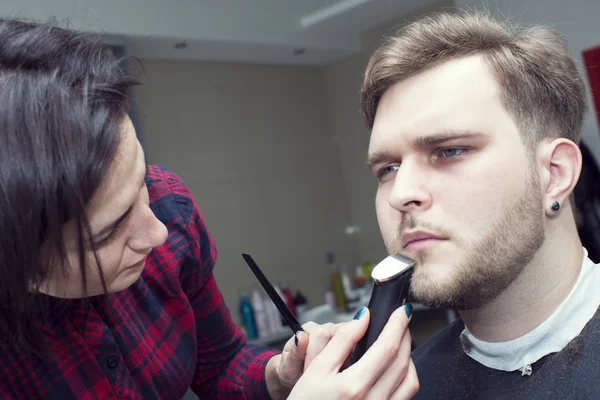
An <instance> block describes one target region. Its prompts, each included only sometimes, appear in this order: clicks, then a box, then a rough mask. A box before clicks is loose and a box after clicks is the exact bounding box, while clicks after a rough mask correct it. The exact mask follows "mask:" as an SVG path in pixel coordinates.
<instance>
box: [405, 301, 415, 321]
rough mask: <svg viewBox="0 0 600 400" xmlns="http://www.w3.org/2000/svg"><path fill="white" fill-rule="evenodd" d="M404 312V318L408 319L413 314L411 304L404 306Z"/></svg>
mask: <svg viewBox="0 0 600 400" xmlns="http://www.w3.org/2000/svg"><path fill="white" fill-rule="evenodd" d="M404 311H405V312H406V318H410V316H411V315H412V312H413V306H412V304H410V303H407V304H406V306H404Z"/></svg>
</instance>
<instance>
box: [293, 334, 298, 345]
mask: <svg viewBox="0 0 600 400" xmlns="http://www.w3.org/2000/svg"><path fill="white" fill-rule="evenodd" d="M294 343H296V347H298V332H296V333H294Z"/></svg>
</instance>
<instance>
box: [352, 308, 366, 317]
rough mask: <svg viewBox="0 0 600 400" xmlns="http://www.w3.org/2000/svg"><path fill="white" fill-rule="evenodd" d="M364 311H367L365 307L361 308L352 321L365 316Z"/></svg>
mask: <svg viewBox="0 0 600 400" xmlns="http://www.w3.org/2000/svg"><path fill="white" fill-rule="evenodd" d="M365 311H367V307H365V306H362V307H361V308H360V309H359V310H358V311H357V312H356V315H355V316H354V319H361V317H362V316H363V315H365Z"/></svg>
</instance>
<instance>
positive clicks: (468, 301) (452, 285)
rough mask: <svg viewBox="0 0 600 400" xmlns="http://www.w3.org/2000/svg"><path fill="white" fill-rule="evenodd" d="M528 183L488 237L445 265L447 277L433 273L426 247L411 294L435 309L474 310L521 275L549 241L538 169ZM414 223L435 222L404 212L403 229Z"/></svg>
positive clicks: (419, 257) (440, 231)
mask: <svg viewBox="0 0 600 400" xmlns="http://www.w3.org/2000/svg"><path fill="white" fill-rule="evenodd" d="M528 183H529V184H528V185H527V187H526V189H525V192H524V193H523V196H521V198H520V199H518V201H516V202H515V204H514V205H513V206H512V207H511V208H509V209H508V211H507V212H506V213H505V215H504V216H503V217H502V219H501V220H500V221H499V222H497V223H495V224H494V225H493V226H492V229H491V230H490V232H489V233H488V234H487V235H486V236H485V237H483V238H482V239H480V240H478V241H476V242H474V243H473V244H472V245H468V246H467V247H466V248H465V249H464V252H463V254H462V255H461V256H460V257H459V258H458V260H456V261H454V262H453V260H451V259H449V260H448V263H449V264H451V265H448V266H447V267H446V268H447V269H446V271H447V273H448V276H444V277H443V278H436V274H435V273H431V271H428V268H430V266H428V265H426V264H427V258H428V253H427V251H424V252H421V253H419V254H418V255H417V256H416V261H417V264H416V266H415V270H414V273H413V276H412V280H411V297H413V298H414V299H416V300H417V301H419V302H420V303H422V304H425V305H428V306H431V307H457V308H460V309H475V308H479V307H481V306H482V305H484V304H486V303H488V302H489V301H491V300H493V299H494V298H496V297H497V296H498V295H499V294H500V293H501V292H502V291H503V290H505V289H506V288H507V287H508V286H509V285H510V284H511V283H512V282H513V281H514V280H515V279H516V278H517V277H518V276H519V274H521V272H522V271H523V269H524V268H525V266H526V265H527V264H528V263H529V262H530V261H531V260H532V259H533V257H534V256H535V254H536V253H537V251H538V250H539V248H540V247H541V246H542V244H543V242H544V240H545V233H544V222H543V217H542V213H543V202H542V195H541V193H540V192H539V190H540V189H539V187H540V186H539V178H538V177H537V175H536V174H535V173H532V174H531V177H530V179H529V182H528ZM415 227H419V228H427V227H431V225H429V224H423V223H420V222H419V221H417V220H416V219H415V218H414V216H412V215H406V216H405V218H404V220H403V221H402V224H401V226H400V232H402V231H404V230H405V229H408V228H415ZM431 229H434V230H433V232H436V233H443V232H444V230H442V229H439V228H435V227H431ZM450 237H452V235H450ZM455 239H458V238H455ZM455 243H456V245H458V246H460V245H461V241H460V240H455ZM452 264H453V265H452Z"/></svg>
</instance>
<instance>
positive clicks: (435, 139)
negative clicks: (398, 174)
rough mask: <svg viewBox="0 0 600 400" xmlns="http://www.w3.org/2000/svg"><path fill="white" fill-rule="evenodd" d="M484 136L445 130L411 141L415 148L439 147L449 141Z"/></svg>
mask: <svg viewBox="0 0 600 400" xmlns="http://www.w3.org/2000/svg"><path fill="white" fill-rule="evenodd" d="M483 136H486V135H485V134H484V133H481V132H476V131H464V130H447V131H443V132H440V133H435V134H433V135H424V136H419V137H417V138H415V139H414V140H413V146H414V147H415V148H427V147H433V146H439V145H441V144H444V143H446V142H449V141H451V140H457V139H470V138H477V137H483Z"/></svg>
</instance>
